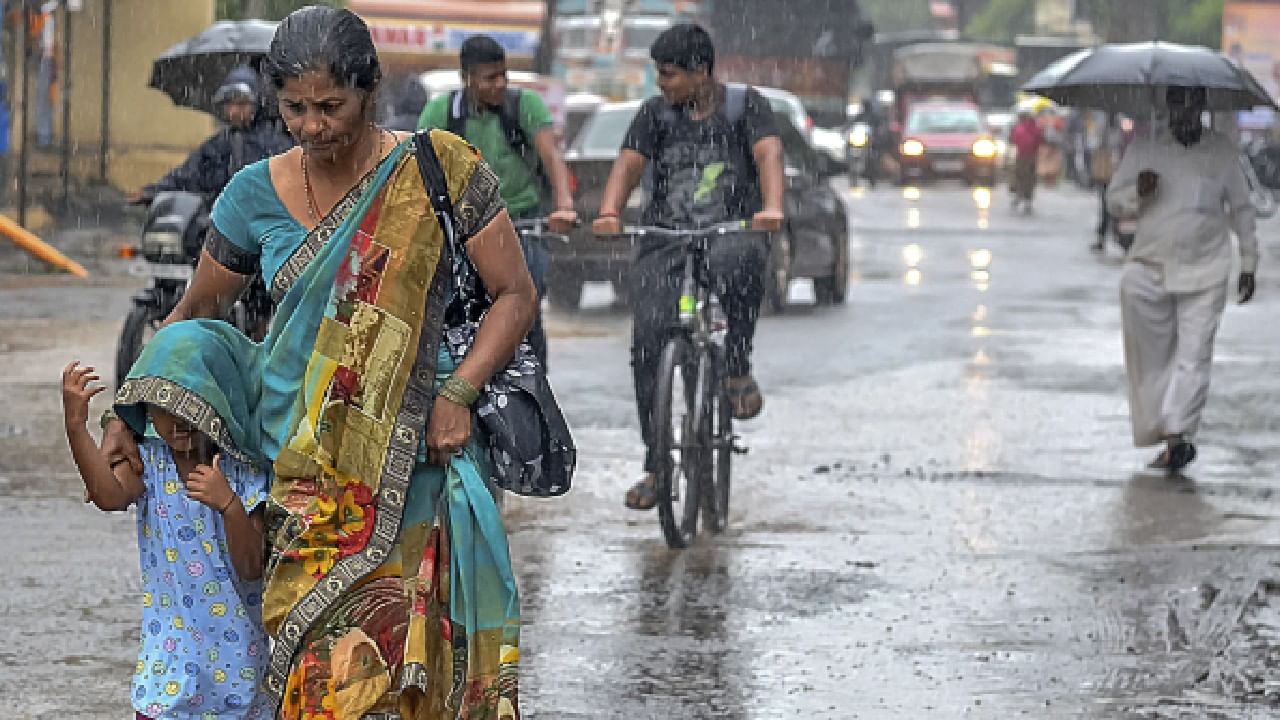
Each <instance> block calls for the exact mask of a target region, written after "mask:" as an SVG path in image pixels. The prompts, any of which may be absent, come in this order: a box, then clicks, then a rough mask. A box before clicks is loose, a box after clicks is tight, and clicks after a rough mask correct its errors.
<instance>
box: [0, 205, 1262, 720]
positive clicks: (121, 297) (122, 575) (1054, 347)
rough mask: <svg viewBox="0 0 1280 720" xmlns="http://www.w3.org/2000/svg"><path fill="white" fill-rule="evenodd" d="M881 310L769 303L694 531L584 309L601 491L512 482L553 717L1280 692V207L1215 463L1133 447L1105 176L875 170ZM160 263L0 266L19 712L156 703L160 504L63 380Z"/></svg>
mask: <svg viewBox="0 0 1280 720" xmlns="http://www.w3.org/2000/svg"><path fill="white" fill-rule="evenodd" d="M848 200H849V204H850V210H851V217H852V221H853V223H854V238H853V258H854V262H853V272H854V284H853V285H852V289H851V293H850V298H849V302H848V304H847V305H845V306H843V307H839V308H820V309H815V308H813V307H812V306H810V305H808V304H807V298H808V297H809V296H810V292H809V289H808V288H807V287H806V286H805V285H804V283H797V284H796V285H795V287H793V299H794V300H795V301H796V303H797V306H796V307H794V308H793V309H792V310H791V311H790V312H789V313H787V314H785V315H783V316H777V317H770V318H766V319H765V320H764V321H763V322H762V324H761V328H760V331H759V334H758V337H757V353H756V357H757V366H758V367H757V377H758V378H759V380H760V382H761V384H762V386H763V388H764V390H765V393H766V395H767V400H766V412H765V415H764V416H763V417H762V418H761V419H760V420H758V421H756V422H754V423H752V424H750V425H747V426H744V428H743V434H744V435H745V437H746V440H747V444H749V445H750V447H751V453H750V455H747V456H745V457H739V458H735V487H734V495H733V512H732V518H731V520H732V522H731V527H730V529H729V530H728V531H727V532H726V533H725V534H724V535H722V536H718V537H709V536H704V537H702V538H700V540H699V542H698V544H697V545H696V546H695V547H693V548H691V549H689V550H686V551H684V552H673V551H669V550H667V549H666V547H665V545H664V544H663V542H662V540H661V538H660V535H659V530H658V527H657V518H656V516H655V515H653V514H652V513H648V514H638V513H633V512H630V511H627V510H625V509H623V508H622V505H621V496H622V494H623V492H624V490H625V489H626V487H627V485H628V484H629V483H630V482H631V481H632V480H633V479H634V478H635V477H636V476H637V474H638V472H639V452H638V447H637V443H638V440H637V437H638V433H637V428H636V421H635V419H634V411H633V410H632V404H631V390H630V377H629V368H628V366H627V342H628V332H627V321H626V318H625V316H623V315H620V314H618V313H617V312H616V311H614V310H612V309H610V308H609V294H608V291H607V290H606V289H604V288H593V289H591V291H590V292H589V293H588V298H587V306H586V307H585V309H584V310H583V312H582V313H580V314H578V315H577V316H574V317H564V316H560V317H555V318H553V319H552V320H551V328H552V331H553V357H552V365H553V370H554V374H553V381H554V383H555V386H556V389H557V392H558V394H559V396H560V398H561V401H562V403H563V404H564V406H565V409H566V411H567V413H568V415H569V417H570V420H571V422H572V423H573V425H574V428H575V432H576V436H577V440H578V444H579V447H580V448H581V463H580V468H579V472H578V475H577V477H576V489H575V491H574V492H573V493H572V494H571V495H570V496H569V497H568V498H567V499H564V500H562V501H556V502H533V501H524V500H519V499H514V500H511V501H509V502H508V504H507V515H508V523H509V526H510V529H511V531H512V547H513V553H514V560H515V564H516V569H517V572H518V574H519V577H520V580H521V591H522V594H523V599H524V616H525V620H526V623H527V624H526V628H525V634H524V639H523V646H524V662H523V674H522V693H523V695H524V706H525V708H524V709H525V715H526V717H529V718H548V719H551V718H601V717H627V718H663V719H664V720H666V719H669V718H761V719H763V718H791V717H812V718H895V719H897V718H926V717H928V718H934V717H936V718H961V717H975V718H1012V717H1032V718H1081V717H1083V718H1206V717H1208V718H1219V717H1221V718H1254V717H1257V718H1262V717H1272V716H1277V715H1280V670H1278V669H1277V668H1280V646H1278V645H1277V638H1280V566H1278V565H1277V560H1278V559H1280V552H1277V549H1276V540H1277V535H1278V531H1280V522H1277V520H1278V519H1280V498H1277V497H1276V496H1275V495H1274V492H1273V488H1274V487H1275V481H1276V479H1277V465H1278V464H1280V453H1278V452H1277V450H1278V449H1280V448H1278V447H1277V446H1278V445H1280V433H1278V431H1280V420H1278V419H1277V413H1276V412H1275V408H1276V399H1277V395H1278V394H1280V379H1277V376H1276V373H1275V368H1276V367H1277V364H1276V359H1277V356H1278V355H1280V344H1278V342H1277V341H1280V324H1277V323H1275V321H1274V317H1275V316H1276V314H1277V312H1278V311H1280V282H1276V281H1275V279H1274V277H1273V276H1271V272H1270V270H1269V268H1270V267H1271V266H1272V265H1273V264H1274V259H1275V257H1276V253H1275V250H1276V249H1277V248H1280V221H1270V222H1266V223H1264V224H1263V226H1262V231H1261V233H1260V234H1261V238H1262V242H1263V245H1264V260H1263V266H1262V272H1261V278H1262V279H1261V286H1260V294H1259V297H1258V298H1257V299H1256V300H1255V302H1254V303H1253V304H1251V305H1248V306H1245V307H1243V308H1241V307H1235V306H1232V307H1229V309H1228V312H1227V315H1226V319H1225V321H1224V324H1223V328H1222V332H1221V335H1220V340H1219V344H1218V354H1217V365H1216V367H1215V376H1214V386H1213V390H1212V392H1211V397H1210V401H1209V406H1208V409H1207V412H1206V422H1205V427H1204V428H1203V430H1202V433H1201V437H1200V441H1201V457H1200V460H1199V461H1198V462H1197V464H1196V465H1195V466H1193V472H1191V473H1189V476H1188V477H1186V478H1182V479H1177V480H1170V479H1167V478H1164V477H1162V476H1158V475H1153V474H1149V473H1145V472H1143V471H1142V466H1143V464H1144V463H1145V461H1146V460H1148V459H1149V455H1150V453H1149V452H1148V451H1140V450H1134V449H1133V448H1132V447H1130V443H1129V432H1128V421H1127V410H1126V403H1125V398H1124V381H1123V367H1122V360H1121V351H1120V330H1119V311H1118V308H1117V305H1116V297H1117V292H1116V283H1117V281H1118V277H1119V269H1120V261H1119V258H1118V256H1117V254H1116V251H1115V249H1114V248H1112V249H1111V251H1110V254H1109V255H1108V256H1107V257H1105V258H1098V257H1096V256H1093V255H1091V254H1090V253H1089V252H1087V250H1086V245H1087V243H1088V242H1089V241H1090V233H1091V228H1092V223H1093V218H1094V212H1095V206H1094V199H1093V197H1092V196H1091V195H1088V194H1085V193H1082V192H1079V191H1075V190H1071V189H1060V190H1055V191H1050V192H1048V193H1046V194H1044V195H1043V196H1042V198H1041V201H1040V203H1039V207H1038V212H1037V214H1036V215H1035V216H1033V217H1030V218H1024V217H1021V216H1014V215H1012V214H1011V213H1010V212H1009V210H1008V203H1007V198H1006V197H1005V193H1004V191H1003V190H997V191H996V192H995V193H994V197H992V196H990V195H988V194H984V193H983V192H982V191H977V192H975V191H971V190H969V189H964V188H960V187H958V186H944V187H938V188H924V189H922V190H921V191H920V193H919V196H918V197H917V196H916V195H915V194H914V193H912V192H910V191H907V192H904V191H903V190H902V189H894V188H884V189H880V190H876V191H870V192H863V191H853V192H850V193H849V194H848ZM133 282H134V281H132V280H131V279H129V278H127V277H121V276H119V275H111V274H108V275H107V277H106V278H105V279H99V280H95V281H94V282H92V283H90V284H88V285H87V286H86V285H85V284H83V283H76V282H71V281H68V280H63V279H56V278H50V277H47V276H20V275H6V276H0V392H3V397H4V398H5V399H4V403H3V405H2V406H0V499H2V500H3V502H0V527H4V528H5V532H4V542H5V545H6V546H7V547H6V550H7V551H6V552H4V553H3V554H0V577H3V578H4V584H3V586H0V619H2V621H3V624H4V627H5V631H4V635H3V641H0V706H3V707H5V708H12V709H13V710H10V711H9V712H8V713H7V714H8V715H9V716H10V717H13V716H16V717H20V718H102V717H126V716H127V713H128V706H127V700H126V693H127V686H128V678H129V674H130V672H131V669H132V664H133V654H134V652H135V650H136V648H135V643H136V641H137V628H136V624H137V618H138V614H139V609H138V604H137V591H138V580H137V569H136V562H137V561H136V557H135V550H134V535H133V521H132V518H131V517H130V516H128V515H115V516H108V515H103V514H101V513H97V512H95V511H93V510H91V509H88V508H85V507H84V506H82V505H81V504H80V502H79V493H78V489H77V488H78V480H77V479H76V477H75V476H74V475H73V474H72V466H71V463H70V461H69V459H68V458H67V457H66V452H65V449H64V447H65V444H64V441H63V440H62V435H61V429H60V418H59V415H58V399H57V391H56V384H55V381H56V378H57V373H58V371H59V370H60V368H61V367H62V365H64V364H65V363H66V362H67V361H68V360H69V359H72V358H75V357H78V358H81V359H84V360H86V361H90V362H96V363H99V364H100V366H102V367H109V366H110V361H111V356H112V352H113V346H114V336H115V333H116V331H117V322H118V318H121V317H122V316H123V313H124V308H125V306H126V302H127V298H128V292H129V287H130V286H131V285H132V284H133ZM14 710H16V715H15V712H14Z"/></svg>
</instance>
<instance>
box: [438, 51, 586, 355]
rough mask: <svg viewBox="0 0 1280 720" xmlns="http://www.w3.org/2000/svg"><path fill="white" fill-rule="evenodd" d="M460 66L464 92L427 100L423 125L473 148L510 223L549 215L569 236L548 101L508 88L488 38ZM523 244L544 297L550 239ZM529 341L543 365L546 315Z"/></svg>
mask: <svg viewBox="0 0 1280 720" xmlns="http://www.w3.org/2000/svg"><path fill="white" fill-rule="evenodd" d="M459 61H460V65H461V69H462V84H463V89H462V90H461V91H459V92H453V93H447V94H444V95H440V96H439V97H436V98H434V99H433V100H432V101H431V102H429V103H427V106H426V107H424V108H423V109H422V116H421V117H419V118H418V127H419V128H439V129H442V130H451V131H453V132H456V133H458V134H460V135H462V136H463V137H465V138H466V139H467V142H469V143H471V144H472V145H474V146H475V147H476V148H477V149H478V150H479V151H480V154H481V155H483V156H484V159H485V162H487V163H488V164H489V167H491V168H493V171H494V172H495V173H496V174H497V175H498V180H499V181H500V182H501V186H500V188H499V192H500V193H501V195H502V199H503V200H504V201H505V202H506V204H507V212H509V213H510V214H511V218H512V219H513V220H521V219H529V218H540V217H543V216H546V217H547V221H548V222H547V225H548V228H549V229H550V230H551V231H552V232H556V233H567V232H569V230H570V229H572V228H573V226H574V224H575V223H577V220H578V213H577V212H576V211H575V210H574V209H573V193H572V192H570V190H569V168H568V167H566V166H565V164H564V158H562V157H561V156H560V150H559V148H558V147H557V145H556V136H555V131H554V129H553V127H552V123H551V113H550V112H549V111H548V110H547V106H546V104H545V103H543V102H542V98H541V97H539V96H538V94H537V93H536V92H533V91H532V90H518V89H514V88H513V89H510V90H508V87H507V55H506V51H504V50H503V49H502V46H501V45H499V44H498V42H497V41H496V40H494V39H493V38H491V37H489V36H487V35H475V36H472V37H470V38H467V40H466V41H465V42H464V43H462V51H461V53H460V56H459ZM546 186H549V188H548V187H546ZM544 195H550V197H544ZM548 211H550V212H548ZM521 245H522V246H523V247H524V256H525V260H526V261H527V262H528V263H529V273H530V274H531V275H533V281H534V284H535V285H537V287H538V295H539V297H541V296H542V295H544V294H545V293H546V273H547V263H548V261H549V257H548V255H549V253H548V250H547V245H546V241H545V240H543V239H542V238H533V239H531V238H529V237H528V236H527V235H524V234H522V235H521ZM529 342H530V344H532V345H533V348H534V351H535V352H536V353H537V354H538V356H539V358H540V359H541V360H542V361H543V364H544V366H545V364H546V337H545V334H544V333H543V330H542V317H541V313H539V316H538V318H537V319H536V320H535V321H534V326H533V329H532V330H530V332H529Z"/></svg>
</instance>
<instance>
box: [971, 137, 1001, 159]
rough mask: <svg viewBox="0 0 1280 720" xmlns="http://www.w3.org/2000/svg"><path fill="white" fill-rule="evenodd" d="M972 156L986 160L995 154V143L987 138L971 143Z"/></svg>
mask: <svg viewBox="0 0 1280 720" xmlns="http://www.w3.org/2000/svg"><path fill="white" fill-rule="evenodd" d="M973 156H974V157H976V158H982V159H983V160H987V159H989V158H993V157H995V156H996V144H995V143H994V142H992V141H991V140H989V139H987V138H982V139H981V140H978V141H977V142H975V143H974V144H973Z"/></svg>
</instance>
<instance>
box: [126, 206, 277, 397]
mask: <svg viewBox="0 0 1280 720" xmlns="http://www.w3.org/2000/svg"><path fill="white" fill-rule="evenodd" d="M209 225H210V223H209V208H208V203H207V202H206V201H205V199H204V197H202V196H201V195H198V194H196V193H186V192H162V193H159V194H157V195H156V197H155V199H154V200H153V201H152V202H151V205H150V206H149V207H148V209H147V219H146V222H145V223H143V226H142V237H141V239H140V242H139V244H138V245H137V246H136V247H134V248H133V256H134V257H135V258H137V259H136V261H135V263H134V265H133V267H132V268H130V271H131V272H132V273H133V274H135V275H140V276H144V277H147V278H150V281H151V282H150V284H149V285H147V287H145V288H143V289H142V290H141V291H139V292H138V294H137V295H135V296H134V297H133V307H132V308H130V310H129V314H128V315H127V316H126V317H125V321H124V327H123V328H122V329H121V331H120V340H119V343H118V345H117V347H116V387H119V386H120V384H121V383H123V382H124V379H125V378H126V377H127V376H128V374H129V369H130V368H131V367H133V363H134V362H135V361H136V360H137V359H138V356H139V355H141V354H142V348H143V346H144V345H146V343H147V341H148V340H149V339H151V336H152V335H154V334H155V332H156V330H157V329H159V327H160V323H162V322H164V319H165V318H167V317H169V314H170V313H172V312H173V309H174V307H176V306H177V304H178V300H179V299H180V298H181V297H182V294H183V293H184V292H186V290H187V285H188V284H189V283H190V282H191V278H192V277H193V276H194V275H195V266H196V261H197V260H198V259H199V257H200V250H201V248H202V247H203V243H204V238H205V234H206V233H207V232H208V229H209ZM272 309H273V304H272V302H271V296H270V295H269V294H268V293H267V289H266V286H265V285H264V284H263V282H262V279H261V277H260V276H255V277H254V281H253V283H251V284H250V286H249V289H248V290H246V291H245V294H244V296H243V297H241V298H240V299H239V301H237V302H236V304H235V306H234V307H233V308H232V310H231V312H230V313H229V317H228V318H226V319H227V321H228V322H230V323H231V324H233V325H235V326H236V327H237V328H238V329H239V330H240V331H241V332H243V333H244V334H245V335H246V336H248V337H250V338H252V339H254V340H261V339H262V337H263V335H264V334H265V332H266V327H267V324H268V323H269V321H270V319H271V312H272Z"/></svg>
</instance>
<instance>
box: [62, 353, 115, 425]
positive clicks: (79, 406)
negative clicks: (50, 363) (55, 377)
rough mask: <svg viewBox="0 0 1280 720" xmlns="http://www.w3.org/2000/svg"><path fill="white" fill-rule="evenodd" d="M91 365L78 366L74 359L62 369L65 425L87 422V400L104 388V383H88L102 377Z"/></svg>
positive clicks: (78, 362)
mask: <svg viewBox="0 0 1280 720" xmlns="http://www.w3.org/2000/svg"><path fill="white" fill-rule="evenodd" d="M96 373H97V370H96V369H95V368H93V367H92V366H85V367H81V366H80V361H79V360H74V361H72V362H71V364H70V365H67V366H66V367H65V368H63V369H62V413H63V418H64V421H65V422H66V425H67V427H84V425H85V424H86V423H87V422H89V401H90V400H92V399H93V396H94V395H97V394H98V393H100V392H102V391H103V390H106V389H107V388H106V386H104V385H92V386H91V385H90V383H93V382H97V381H98V380H101V379H102V378H100V377H98V375H97V374H96Z"/></svg>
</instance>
